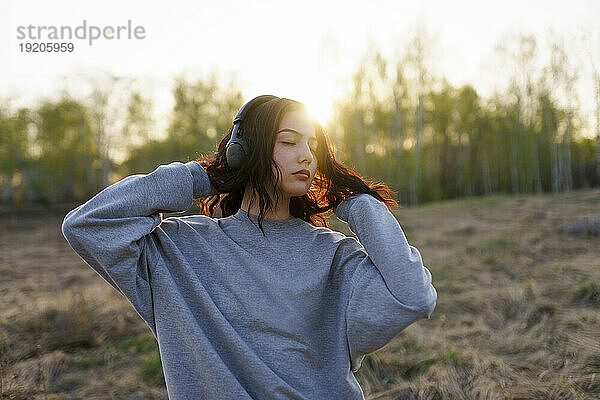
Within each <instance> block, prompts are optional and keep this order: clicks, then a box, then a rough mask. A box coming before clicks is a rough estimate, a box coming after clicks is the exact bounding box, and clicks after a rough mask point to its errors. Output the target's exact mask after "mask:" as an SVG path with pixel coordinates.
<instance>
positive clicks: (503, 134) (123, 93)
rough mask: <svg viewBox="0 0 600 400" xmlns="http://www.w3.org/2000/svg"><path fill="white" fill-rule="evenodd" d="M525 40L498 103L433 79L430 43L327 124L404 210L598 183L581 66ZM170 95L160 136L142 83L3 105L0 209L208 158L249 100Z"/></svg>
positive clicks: (373, 67) (368, 74) (213, 93)
mask: <svg viewBox="0 0 600 400" xmlns="http://www.w3.org/2000/svg"><path fill="white" fill-rule="evenodd" d="M516 44H517V47H516V50H515V51H513V52H512V53H511V54H510V57H506V58H507V59H510V62H512V63H513V65H514V66H515V67H516V68H514V70H515V71H516V73H515V74H514V76H511V77H510V79H509V81H508V82H509V84H508V85H507V87H505V88H504V89H502V91H497V92H496V93H495V94H494V95H493V96H492V97H491V98H483V97H482V96H480V95H479V94H478V93H477V91H476V90H475V89H474V88H473V87H472V86H470V85H465V86H462V87H453V86H452V85H450V84H449V83H448V82H447V81H446V80H445V79H444V78H443V77H441V78H438V77H435V76H433V74H432V72H431V71H429V70H428V69H427V65H426V60H427V50H426V48H427V47H426V46H425V45H424V43H423V41H422V39H421V38H420V37H419V36H415V38H414V40H413V41H412V42H410V43H409V45H408V46H407V50H405V52H404V53H403V56H402V57H401V58H400V59H399V60H396V61H394V62H392V61H390V60H386V59H384V58H383V57H382V56H381V55H380V54H379V52H377V51H376V50H373V51H371V52H370V53H368V54H367V55H366V56H365V58H364V60H363V61H362V63H361V65H360V67H359V68H358V70H357V72H356V73H355V75H354V77H353V79H354V82H353V91H352V92H351V93H349V94H348V95H347V96H346V98H345V99H344V100H343V101H341V102H338V103H336V104H335V105H334V114H333V117H332V119H331V120H330V121H329V123H328V125H327V126H326V129H327V131H328V132H329V133H330V135H331V136H332V138H333V139H334V143H335V146H336V153H337V156H338V157H339V158H340V159H341V161H343V162H344V163H346V164H348V165H350V166H352V167H354V168H356V169H357V170H358V171H359V172H360V173H362V174H363V175H365V176H367V177H369V178H371V179H376V180H383V181H385V182H386V183H387V184H389V185H390V186H391V187H392V188H393V189H394V190H396V191H397V193H398V196H397V197H398V201H399V202H400V203H401V204H404V205H411V204H420V203H423V202H428V201H433V200H441V199H450V198H455V197H458V196H473V195H483V194H491V193H500V192H503V193H541V192H551V191H554V192H557V191H564V190H573V189H578V188H586V187H592V186H599V185H600V132H598V126H597V124H596V128H595V129H596V130H595V132H594V135H595V138H594V139H591V138H589V137H585V136H584V135H583V134H584V133H588V132H589V129H590V127H587V128H586V126H585V124H583V122H582V121H583V117H582V115H581V112H580V107H579V106H578V99H577V95H576V91H575V86H574V84H575V82H576V80H577V79H578V78H581V77H579V76H578V73H577V69H576V68H573V66H572V65H571V66H570V64H569V60H568V57H567V56H566V54H565V52H564V50H562V49H561V48H560V47H559V46H554V47H553V49H552V52H551V57H550V59H549V60H548V63H547V64H546V66H545V67H544V68H542V69H536V67H535V66H534V64H533V63H532V62H531V58H532V57H534V56H535V49H536V46H537V44H536V42H535V38H532V37H526V36H520V37H519V38H518V40H517V41H516ZM599 82H600V80H599V79H597V75H596V78H595V80H594V81H593V83H594V85H598V84H600V83H599ZM172 93H173V97H174V106H173V109H172V110H171V112H170V115H169V121H168V124H167V128H166V129H165V132H159V133H160V134H159V135H157V134H155V132H156V130H157V128H156V125H157V124H156V121H155V117H154V116H153V115H152V111H151V110H152V102H151V100H150V99H147V98H144V96H143V95H142V94H141V91H139V90H137V89H136V84H135V81H133V80H128V79H122V78H115V77H113V76H109V77H108V78H107V79H105V80H104V81H101V82H100V83H98V84H97V85H96V87H95V88H94V90H93V91H92V95H90V96H87V97H86V98H84V99H77V98H74V97H72V96H68V95H64V96H62V97H61V98H60V99H58V100H46V101H44V102H42V103H40V104H39V105H38V106H36V107H31V108H20V109H18V110H11V109H10V108H9V107H8V106H7V105H4V107H2V108H0V201H1V202H3V203H14V204H17V205H20V204H27V203H42V204H54V203H62V202H74V201H85V200H87V199H89V198H90V197H91V196H93V195H94V194H96V193H97V192H98V191H100V190H102V189H103V188H104V187H106V186H107V185H109V184H111V183H113V182H114V181H116V180H118V179H120V178H122V177H125V176H127V175H130V174H135V173H148V172H150V171H152V170H153V169H154V168H156V166H158V165H160V164H163V163H168V162H171V161H187V160H190V159H194V158H197V157H198V156H199V155H200V154H206V153H210V152H212V151H214V150H215V146H216V143H217V141H218V140H219V138H220V137H221V136H222V135H224V134H225V133H226V132H227V131H228V129H229V127H230V126H231V122H232V118H233V116H234V115H235V113H236V111H237V110H238V109H239V107H241V105H242V104H243V103H244V98H243V96H242V93H241V91H240V90H239V89H238V88H237V86H236V85H235V84H229V85H228V86H227V87H222V85H220V84H219V83H218V82H217V79H216V78H215V77H214V76H213V77H211V78H209V79H206V80H197V81H186V80H185V79H183V78H179V79H177V80H176V81H175V83H174V87H173V90H172ZM596 93H597V92H596ZM282 96H284V97H289V96H285V94H282ZM298 100H300V101H302V99H298ZM597 100H598V97H597ZM596 118H598V116H597V115H596ZM584 129H588V131H584ZM587 136H590V135H589V134H588V135H587Z"/></svg>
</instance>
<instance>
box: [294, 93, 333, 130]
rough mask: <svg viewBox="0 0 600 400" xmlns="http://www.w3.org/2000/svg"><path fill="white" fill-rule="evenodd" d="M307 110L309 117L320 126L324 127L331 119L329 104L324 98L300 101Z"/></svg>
mask: <svg viewBox="0 0 600 400" xmlns="http://www.w3.org/2000/svg"><path fill="white" fill-rule="evenodd" d="M300 101H301V102H302V103H304V105H305V106H306V108H307V109H308V112H309V113H310V115H311V116H312V117H313V118H315V119H316V120H317V121H319V123H320V124H321V125H323V126H324V125H326V124H327V122H328V121H329V118H331V103H330V102H329V101H328V100H327V99H326V98H324V97H315V98H309V99H300Z"/></svg>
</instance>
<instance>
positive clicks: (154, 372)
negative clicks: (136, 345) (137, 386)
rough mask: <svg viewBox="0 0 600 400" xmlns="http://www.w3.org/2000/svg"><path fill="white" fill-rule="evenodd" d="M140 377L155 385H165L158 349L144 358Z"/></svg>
mask: <svg viewBox="0 0 600 400" xmlns="http://www.w3.org/2000/svg"><path fill="white" fill-rule="evenodd" d="M140 377H141V379H142V381H144V382H146V383H150V384H153V385H155V386H164V385H165V384H166V383H165V379H164V373H163V369H162V363H161V361H160V354H159V353H158V351H154V352H152V353H151V354H150V355H148V356H146V357H145V358H144V360H143V361H142V366H141V371H140Z"/></svg>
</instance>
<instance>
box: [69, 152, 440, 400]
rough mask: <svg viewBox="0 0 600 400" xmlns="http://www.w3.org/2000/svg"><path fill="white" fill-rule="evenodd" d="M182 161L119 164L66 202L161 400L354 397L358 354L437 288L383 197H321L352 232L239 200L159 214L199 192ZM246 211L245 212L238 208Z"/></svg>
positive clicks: (82, 250)
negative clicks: (144, 340)
mask: <svg viewBox="0 0 600 400" xmlns="http://www.w3.org/2000/svg"><path fill="white" fill-rule="evenodd" d="M210 191H211V184H210V180H209V178H208V175H207V173H206V171H205V170H204V168H203V167H202V166H201V165H200V164H198V163H197V162H195V161H190V162H188V163H185V164H184V163H181V162H173V163H170V164H167V165H160V166H159V167H158V168H156V169H155V170H154V171H152V172H151V173H149V174H137V175H131V176H128V177H126V178H124V179H122V180H120V181H118V182H116V183H114V184H113V185H111V186H109V187H107V188H105V189H104V190H102V191H101V192H99V193H98V194H96V195H95V196H94V197H93V198H91V199H90V200H88V201H87V202H86V203H84V204H82V205H80V206H79V207H77V208H75V209H73V210H71V211H70V212H69V213H68V214H67V215H66V216H65V218H64V221H63V224H62V232H63V235H64V236H65V238H66V239H67V241H68V242H69V244H70V245H71V247H72V248H73V249H74V250H75V251H76V252H77V253H78V254H79V255H80V256H81V257H82V258H83V260H84V261H85V262H86V263H87V264H89V265H90V267H91V268H93V269H94V270H95V271H96V272H97V273H98V274H99V275H100V276H101V277H102V278H104V279H105V280H106V281H107V282H108V283H109V284H111V285H112V286H113V287H114V288H115V289H116V290H117V291H119V292H120V293H121V294H122V295H123V296H125V298H126V299H127V300H128V301H129V302H130V303H131V304H132V306H133V308H134V309H135V310H136V312H137V313H138V314H139V315H140V316H141V317H142V319H143V320H144V321H145V322H146V324H147V325H148V327H149V328H150V330H151V331H152V334H153V335H154V337H155V338H156V340H157V341H158V345H159V350H160V356H161V360H162V366H163V371H164V374H165V381H166V386H167V392H168V395H169V398H170V399H177V400H184V399H238V400H239V399H364V396H363V392H362V390H361V387H360V386H359V384H358V381H357V380H356V378H355V376H354V372H356V371H357V370H358V369H359V368H360V365H361V362H362V359H363V357H364V356H365V355H366V354H368V353H371V352H373V351H375V350H377V349H379V348H381V347H383V346H384V345H385V344H387V343H388V342H389V341H390V340H391V339H392V338H393V337H394V336H395V335H397V334H398V333H399V332H400V331H402V330H403V329H405V328H406V327H407V326H409V325H410V324H412V323H413V322H415V321H417V320H419V319H422V318H429V317H430V316H431V313H432V312H433V309H434V308H435V304H436V301H437V293H436V290H435V288H434V287H433V286H432V284H431V273H430V271H429V270H428V269H427V268H426V267H425V266H424V265H423V262H422V259H421V255H420V253H419V251H418V250H417V249H416V248H415V247H413V246H412V245H409V244H408V242H407V240H406V237H405V235H404V232H403V231H402V229H401V227H400V225H399V224H398V222H397V220H396V219H395V218H394V216H393V215H392V214H391V213H390V212H389V210H388V209H387V207H386V206H385V204H384V203H382V202H380V201H379V200H377V199H376V198H374V197H372V196H371V195H368V194H359V195H354V196H351V197H350V198H348V199H347V200H345V201H343V202H341V203H340V204H339V205H338V207H337V208H336V209H335V210H334V211H335V214H336V215H337V217H338V218H339V219H340V220H342V221H344V222H347V223H348V225H349V228H350V229H351V230H352V232H353V233H355V234H356V235H357V236H358V239H359V240H356V239H355V238H353V237H348V236H346V235H344V234H342V233H340V232H336V231H333V230H331V229H328V228H324V227H315V226H312V225H311V224H309V223H307V222H305V221H303V220H301V219H299V218H294V219H289V220H274V219H265V220H264V222H263V228H264V231H265V235H266V236H263V234H262V232H261V231H260V229H259V228H258V223H257V222H258V217H257V216H255V215H253V214H248V213H247V212H245V211H244V210H242V209H239V210H238V211H237V212H236V213H235V214H234V215H230V216H228V217H226V218H211V217H208V216H205V215H191V216H180V217H175V216H171V217H168V218H164V219H163V215H162V213H163V212H181V211H185V210H187V209H188V208H190V207H191V206H192V200H193V199H194V198H204V197H208V196H209V195H210ZM249 217H250V220H249V219H248V218H249Z"/></svg>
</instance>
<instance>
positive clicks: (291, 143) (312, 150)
mask: <svg viewBox="0 0 600 400" xmlns="http://www.w3.org/2000/svg"><path fill="white" fill-rule="evenodd" d="M281 143H283V144H290V145H295V144H296V143H295V142H281ZM310 151H311V152H313V153H316V152H317V149H313V148H311V149H310Z"/></svg>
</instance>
